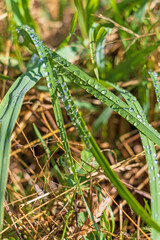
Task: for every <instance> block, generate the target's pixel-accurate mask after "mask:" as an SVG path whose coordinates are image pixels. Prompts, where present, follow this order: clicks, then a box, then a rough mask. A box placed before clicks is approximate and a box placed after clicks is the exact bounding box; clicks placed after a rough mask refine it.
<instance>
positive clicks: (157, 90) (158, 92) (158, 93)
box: [148, 70, 160, 109]
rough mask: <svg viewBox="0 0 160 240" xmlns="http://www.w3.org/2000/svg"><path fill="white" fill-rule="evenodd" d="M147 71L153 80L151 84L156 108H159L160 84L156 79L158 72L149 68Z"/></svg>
mask: <svg viewBox="0 0 160 240" xmlns="http://www.w3.org/2000/svg"><path fill="white" fill-rule="evenodd" d="M148 73H149V75H150V76H151V79H152V81H153V86H154V89H155V93H156V97H157V102H158V108H159V109H160V86H159V81H158V79H157V77H158V74H157V73H156V72H153V71H151V70H150V71H149V72H148Z"/></svg>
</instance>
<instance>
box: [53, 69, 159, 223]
mask: <svg viewBox="0 0 160 240" xmlns="http://www.w3.org/2000/svg"><path fill="white" fill-rule="evenodd" d="M58 79H59V80H57V81H56V83H57V89H58V91H59V93H60V97H61V99H62V101H63V103H64V106H65V109H66V111H67V113H68V115H69V116H70V119H71V121H72V123H73V125H74V126H75V127H76V129H77V131H78V132H79V135H80V137H81V138H82V140H83V141H84V142H85V144H86V146H87V147H88V148H89V149H90V151H91V152H92V153H93V155H94V157H95V159H96V161H97V162H98V163H99V165H100V166H101V167H102V169H103V170H104V172H105V173H106V176H107V177H109V179H110V180H111V182H112V183H113V184H114V186H115V187H116V188H117V190H118V192H119V194H120V195H121V196H122V197H123V198H124V199H126V201H127V202H128V204H130V205H131V207H132V208H133V210H134V211H135V212H136V213H137V214H139V215H140V216H141V217H142V219H143V220H144V221H146V222H147V223H148V224H155V223H156V222H154V220H153V219H151V218H150V216H149V215H148V214H147V213H146V212H145V210H144V209H143V208H142V206H141V205H140V204H139V203H138V202H137V200H136V199H135V198H134V197H133V196H132V194H131V193H130V192H129V191H128V190H127V189H126V187H125V186H124V185H123V184H122V183H121V181H120V180H119V179H118V177H117V175H116V174H115V173H114V172H113V171H112V170H111V168H110V165H109V162H108V161H107V159H106V158H105V157H104V155H103V154H102V153H101V151H100V149H99V147H98V145H97V144H96V142H95V140H94V138H93V137H92V136H91V134H90V133H89V131H88V129H87V127H86V125H85V123H84V121H83V119H82V117H81V116H80V115H79V113H78V111H77V109H76V106H75V104H74V101H73V100H72V97H71V95H70V93H69V90H68V88H67V85H66V83H65V82H64V79H63V75H62V74H61V75H60V74H59V78H58ZM154 227H155V225H154Z"/></svg>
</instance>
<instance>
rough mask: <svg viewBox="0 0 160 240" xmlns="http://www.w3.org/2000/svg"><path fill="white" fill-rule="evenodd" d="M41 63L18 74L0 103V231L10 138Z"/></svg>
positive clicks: (0, 228) (40, 68)
mask: <svg viewBox="0 0 160 240" xmlns="http://www.w3.org/2000/svg"><path fill="white" fill-rule="evenodd" d="M41 71H42V64H41V63H40V64H38V65H37V66H36V67H35V68H33V69H32V70H31V71H28V72H26V73H25V74H23V75H22V76H20V77H19V78H18V79H17V80H16V81H15V82H14V84H13V85H12V87H11V88H10V89H9V91H8V92H7V94H6V96H5V97H4V99H3V100H2V102H1V104H0V123H1V124H0V149H1V151H0V231H1V230H2V224H3V215H4V210H3V202H4V195H5V189H6V183H7V177H8V167H9V154H10V146H11V143H10V139H11V133H12V130H13V127H14V125H15V122H16V120H17V117H18V114H19V111H20V109H21V106H22V102H23V98H24V95H25V93H26V92H27V91H28V90H29V89H30V88H32V87H33V86H34V85H35V84H36V82H37V81H38V80H39V79H40V78H41V77H42V75H41Z"/></svg>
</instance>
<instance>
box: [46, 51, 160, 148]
mask: <svg viewBox="0 0 160 240" xmlns="http://www.w3.org/2000/svg"><path fill="white" fill-rule="evenodd" d="M48 55H49V58H50V60H51V61H52V64H53V66H54V67H55V66H56V67H57V69H58V70H59V72H65V73H66V75H68V76H69V78H70V79H71V80H73V81H74V82H75V83H76V84H78V85H79V86H80V87H82V88H83V89H85V90H86V91H87V92H89V93H90V94H92V95H94V96H95V97H96V98H98V99H99V100H100V101H101V102H103V103H105V104H106V105H107V106H109V107H110V108H112V109H113V110H114V111H115V112H117V113H118V114H120V115H121V116H122V117H123V118H126V120H127V121H129V122H130V123H131V124H133V125H134V126H135V127H136V128H137V129H138V130H139V131H141V132H142V133H144V134H145V135H146V136H147V137H148V138H149V139H151V140H152V141H153V142H154V143H156V144H157V145H159V146H160V134H159V133H158V132H157V131H156V130H155V129H154V128H153V127H152V126H151V125H150V124H149V123H148V122H147V121H146V119H141V117H140V116H139V115H138V114H136V113H135V112H134V111H132V109H130V107H129V105H128V104H126V103H124V102H123V101H122V100H121V99H120V98H118V97H117V96H116V95H114V94H113V93H112V92H111V91H109V90H108V89H106V88H105V87H104V86H103V85H105V82H104V81H102V82H101V83H99V82H98V81H96V80H95V79H93V78H91V77H90V76H88V75H87V74H86V73H84V72H83V71H81V70H80V69H78V68H77V67H76V66H74V65H72V64H71V63H69V62H68V61H66V60H65V59H64V58H62V57H60V56H59V55H58V54H56V53H55V52H53V51H52V50H50V49H48ZM102 84H103V85H102ZM106 85H107V86H108V84H107V83H106ZM124 92H125V91H124ZM134 100H135V99H134V97H131V99H130V101H134Z"/></svg>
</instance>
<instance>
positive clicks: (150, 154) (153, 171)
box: [108, 72, 160, 240]
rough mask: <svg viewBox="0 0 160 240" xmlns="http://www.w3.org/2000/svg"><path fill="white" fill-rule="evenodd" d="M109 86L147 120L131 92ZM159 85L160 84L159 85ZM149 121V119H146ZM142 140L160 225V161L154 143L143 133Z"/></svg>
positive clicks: (156, 234) (154, 236)
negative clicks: (159, 163) (159, 161)
mask: <svg viewBox="0 0 160 240" xmlns="http://www.w3.org/2000/svg"><path fill="white" fill-rule="evenodd" d="M150 75H151V77H153V78H154V87H155V90H156V94H157V95H158V91H157V90H158V89H157V88H158V86H159V85H157V80H156V79H155V77H156V75H155V74H154V73H153V75H152V73H151V72H150ZM108 84H109V85H110V86H112V87H114V88H115V89H116V90H117V91H119V92H120V93H121V95H122V96H123V97H124V99H125V100H126V102H127V103H128V104H129V106H130V108H131V109H132V110H133V111H135V112H136V113H137V114H139V116H140V117H141V118H146V116H145V114H144V112H143V109H142V107H141V105H140V104H139V102H138V101H137V99H136V98H134V99H135V101H134V102H132V101H130V99H132V98H133V95H132V94H131V93H129V92H127V94H126V93H125V94H124V93H123V91H124V89H122V88H120V87H118V86H116V85H115V84H112V83H109V82H108ZM158 84H159V83H158ZM158 99H159V98H158ZM146 120H147V119H146ZM140 136H141V140H142V146H143V149H144V152H145V157H146V162H147V166H148V174H149V179H150V193H151V196H152V200H151V210H152V211H151V213H152V217H153V219H155V221H156V222H157V223H159V224H160V208H159V202H160V185H159V183H160V174H159V167H158V160H157V154H156V150H155V146H154V143H153V142H152V141H151V140H150V139H148V138H147V137H146V136H145V135H144V134H143V133H141V132H140ZM159 238H160V233H159V232H157V231H156V230H155V229H152V239H157V240H158V239H159Z"/></svg>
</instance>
